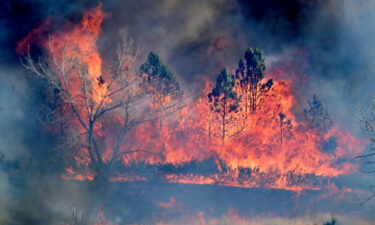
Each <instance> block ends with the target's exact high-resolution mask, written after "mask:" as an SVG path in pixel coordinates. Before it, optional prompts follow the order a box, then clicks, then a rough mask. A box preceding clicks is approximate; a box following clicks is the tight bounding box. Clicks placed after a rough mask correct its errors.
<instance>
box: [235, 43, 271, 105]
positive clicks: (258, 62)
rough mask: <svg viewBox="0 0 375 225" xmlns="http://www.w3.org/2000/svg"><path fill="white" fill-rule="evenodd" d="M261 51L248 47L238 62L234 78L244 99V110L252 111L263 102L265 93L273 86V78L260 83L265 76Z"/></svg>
mask: <svg viewBox="0 0 375 225" xmlns="http://www.w3.org/2000/svg"><path fill="white" fill-rule="evenodd" d="M265 69H266V66H265V63H264V56H263V51H262V50H261V49H258V48H255V49H253V48H248V49H247V50H246V52H245V55H244V59H241V60H240V62H239V63H238V69H237V70H236V79H237V80H238V81H239V85H240V87H241V92H242V95H243V97H244V100H245V110H246V112H248V111H250V112H254V111H256V110H257V108H258V107H259V106H260V105H261V104H262V103H263V101H264V99H265V97H266V96H267V93H268V92H269V90H270V89H271V88H272V86H273V80H272V79H269V80H268V81H267V82H265V83H262V80H263V79H264V76H265Z"/></svg>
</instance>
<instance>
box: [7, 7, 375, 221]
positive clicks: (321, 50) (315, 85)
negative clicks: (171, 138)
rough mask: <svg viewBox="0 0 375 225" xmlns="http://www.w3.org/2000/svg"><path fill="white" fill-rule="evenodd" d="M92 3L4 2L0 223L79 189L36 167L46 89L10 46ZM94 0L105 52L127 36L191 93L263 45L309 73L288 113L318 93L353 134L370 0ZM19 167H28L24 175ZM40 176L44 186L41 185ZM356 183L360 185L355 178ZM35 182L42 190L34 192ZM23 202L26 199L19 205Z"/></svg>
mask: <svg viewBox="0 0 375 225" xmlns="http://www.w3.org/2000/svg"><path fill="white" fill-rule="evenodd" d="M97 4H98V2H97V1H90V0H87V1H76V0H56V1H47V0H33V1H28V0H14V1H13V0H5V1H3V2H2V6H1V9H0V45H1V49H0V57H1V60H0V105H1V106H0V118H2V120H1V121H0V156H1V157H0V159H1V160H2V161H0V162H1V163H2V164H1V165H2V166H0V169H1V171H0V195H1V196H7V197H5V198H4V199H1V200H0V211H1V213H0V223H1V222H2V221H9V218H13V216H15V215H16V214H18V213H20V212H21V211H24V212H26V213H25V215H23V216H24V217H25V221H27V218H29V217H31V215H32V214H33V213H35V212H34V211H33V209H32V208H33V206H32V203H33V202H35V204H36V207H40V208H41V209H42V211H44V212H50V211H53V212H54V213H56V212H59V211H64V212H68V211H69V210H70V208H69V207H68V206H66V205H69V203H68V202H69V200H64V201H61V202H62V203H61V204H60V205H54V206H52V205H49V204H46V202H50V200H51V199H53V200H56V199H59V194H60V193H61V192H60V193H59V191H63V189H65V190H64V191H66V192H73V193H76V196H79V195H80V194H81V193H84V194H83V195H86V192H85V190H81V191H80V192H78V191H77V190H75V187H68V186H61V187H59V188H57V189H56V186H55V185H56V181H55V180H54V179H53V178H50V175H49V174H48V173H47V174H46V173H45V172H41V171H43V167H44V166H45V161H43V155H45V154H47V152H48V146H51V142H53V140H50V139H49V137H48V134H45V133H43V129H42V127H41V125H40V124H39V123H38V118H37V116H36V115H37V111H38V107H39V106H40V105H41V103H42V102H43V100H44V97H45V96H43V95H42V94H41V93H40V90H38V87H40V86H39V84H38V81H35V80H33V79H32V78H31V77H30V76H29V75H28V73H27V72H26V71H25V70H24V69H23V68H22V66H21V64H20V60H19V56H18V55H17V53H16V51H15V49H16V46H17V42H18V41H19V40H21V39H22V38H23V37H25V36H26V35H27V34H28V33H29V32H30V31H31V30H32V29H34V28H36V27H38V26H40V25H41V24H42V23H43V21H46V20H47V19H50V20H51V27H50V29H51V32H55V31H58V30H60V29H61V28H63V24H65V23H67V22H72V23H77V22H79V21H80V18H81V16H82V13H83V12H84V11H85V10H88V9H90V8H92V7H95V6H96V5H97ZM102 4H103V11H104V12H106V13H107V15H106V18H105V20H104V22H103V25H102V33H101V36H100V38H99V41H98V46H99V50H100V52H101V53H102V54H103V55H104V56H105V57H106V58H107V59H108V60H109V59H110V58H111V57H113V55H112V54H113V52H112V50H113V49H114V48H115V47H116V43H117V41H118V40H120V38H121V36H122V35H124V34H127V35H129V36H130V37H132V38H133V39H134V41H135V44H136V45H137V47H138V48H139V54H140V62H141V61H144V59H145V58H146V56H147V54H148V52H150V51H155V52H157V53H159V54H160V56H161V58H162V59H163V61H164V62H165V63H166V64H167V65H168V67H169V68H170V69H171V71H172V72H173V73H174V74H175V75H176V76H177V77H178V78H179V79H180V81H181V83H182V86H183V88H184V89H185V92H186V93H188V94H191V93H194V92H195V91H196V90H199V89H201V88H202V86H201V82H200V81H201V80H202V78H209V79H211V80H213V79H215V77H216V76H217V74H218V73H219V72H220V70H221V69H222V68H224V67H225V66H227V67H229V68H230V69H231V70H235V69H236V66H237V63H238V60H239V59H240V58H241V57H242V56H243V53H244V51H245V49H246V48H247V47H249V46H251V47H258V48H262V49H263V50H264V52H265V55H266V65H267V68H268V69H270V70H271V69H272V68H273V67H275V66H278V65H280V64H283V63H285V62H288V63H290V67H291V69H293V70H295V71H298V73H299V74H301V76H302V74H307V75H308V78H307V81H304V82H296V84H295V86H294V91H295V93H296V96H297V98H298V99H299V101H300V103H301V104H300V105H297V106H296V111H297V110H298V111H300V110H301V109H302V108H304V107H306V104H307V101H308V99H310V98H311V96H312V95H313V94H318V96H319V97H320V98H321V99H322V102H323V104H324V105H325V106H327V109H328V110H329V111H330V113H331V115H334V120H335V122H336V123H338V124H340V125H341V126H342V127H345V128H349V129H350V131H351V132H353V133H354V134H355V135H358V136H360V135H361V131H360V128H359V125H358V120H357V114H358V106H359V105H363V106H365V107H366V105H368V104H369V103H370V101H371V97H372V96H373V92H374V88H373V87H374V82H375V75H374V72H375V71H374V69H375V66H374V63H373V60H374V58H375V39H374V38H373V37H374V35H375V23H373V21H375V14H374V13H373V12H374V10H375V2H374V1H372V0H363V1H354V0H343V1H338V0H337V1H335V0H310V1H309V0H290V1H281V0H253V1H250V0H249V1H245V0H237V1H236V0H216V1H212V0H211V1H209V0H190V1H182V0H160V1H154V0H110V1H102ZM36 52H38V50H36ZM25 168H26V169H27V168H33V169H32V170H30V171H29V172H28V173H26V174H24V172H23V170H24V169H25ZM27 170H28V169H27ZM53 172H56V173H58V172H59V171H58V169H57V171H53ZM20 174H22V175H20ZM30 174H31V175H30ZM51 176H52V175H51ZM31 177H33V178H34V179H33V180H32V179H31ZM35 178H36V179H37V180H35ZM353 179H355V178H353ZM42 180H44V181H46V182H45V183H47V184H44V185H42V186H43V189H42V190H39V189H38V188H37V187H38V186H40V185H41V184H40V182H42ZM351 181H352V180H350V179H349V181H347V180H345V181H344V182H351ZM355 182H358V183H359V185H363V186H364V188H365V185H364V184H363V183H364V181H363V180H361V179H359V180H358V181H357V180H356V181H355ZM51 189H54V191H52V190H51ZM43 190H47V191H46V193H48V195H47V196H43V197H42V194H43V193H41V192H42V191H43ZM20 196H23V197H20ZM25 196H26V197H25ZM36 198H38V200H35V199H36ZM78 198H81V199H82V201H86V200H85V199H84V197H82V196H80V197H78ZM59 200H61V199H59ZM10 202H12V203H10ZM21 202H27V203H28V204H25V205H23V206H19V205H18V204H17V203H21ZM86 204H88V205H89V203H88V202H87V203H86ZM49 206H50V207H49ZM18 207H20V208H18ZM45 207H47V208H48V207H49V209H46V208H45ZM2 209H4V210H2Z"/></svg>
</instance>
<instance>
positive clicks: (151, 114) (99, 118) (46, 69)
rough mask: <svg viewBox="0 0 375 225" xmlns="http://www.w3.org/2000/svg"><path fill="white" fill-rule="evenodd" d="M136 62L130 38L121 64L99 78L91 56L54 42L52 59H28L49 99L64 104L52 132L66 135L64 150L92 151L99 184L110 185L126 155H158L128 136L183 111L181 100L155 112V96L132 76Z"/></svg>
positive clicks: (120, 52)
mask: <svg viewBox="0 0 375 225" xmlns="http://www.w3.org/2000/svg"><path fill="white" fill-rule="evenodd" d="M135 57H136V49H135V48H134V46H133V43H132V41H131V40H130V39H127V38H124V39H123V42H122V43H121V44H120V45H119V47H118V50H117V57H116V60H115V61H114V62H113V63H109V64H108V66H107V67H106V68H104V69H102V70H101V73H102V74H93V70H92V66H97V65H91V64H90V63H93V62H90V61H89V60H87V52H83V51H81V49H80V48H79V46H71V45H69V44H68V43H62V44H61V43H58V44H56V43H55V42H54V38H53V37H52V38H50V39H49V45H48V57H45V58H44V59H39V60H38V61H36V60H34V59H33V58H32V57H31V54H30V53H29V52H28V53H27V54H26V55H25V56H24V58H23V59H22V62H23V65H24V66H25V68H27V69H28V70H30V71H31V72H32V73H33V74H34V75H36V76H37V77H39V78H41V79H42V80H44V81H45V82H46V84H47V85H46V86H47V89H48V93H49V95H51V96H54V97H53V98H56V99H59V100H58V101H56V102H55V103H56V105H57V106H56V107H54V108H53V109H52V110H51V109H48V111H47V112H46V115H48V117H49V118H50V119H49V120H48V121H49V124H50V125H51V127H52V129H53V130H56V129H57V128H59V129H60V131H61V132H62V133H63V134H64V135H63V137H62V138H61V143H62V147H63V148H68V147H69V148H72V149H75V150H76V152H80V153H82V151H78V150H79V149H84V150H85V151H87V154H88V156H89V158H90V160H89V163H88V166H89V168H90V170H91V171H92V172H94V173H95V174H96V178H101V179H109V177H110V175H111V168H112V166H113V165H114V164H115V163H116V162H117V161H119V160H121V158H122V156H124V155H125V154H129V153H134V152H148V153H154V152H153V151H152V150H150V149H143V146H142V144H139V143H137V144H136V145H135V144H133V143H129V142H127V141H126V137H127V135H128V134H129V133H130V132H131V131H132V130H133V129H134V128H135V127H137V126H138V125H140V124H144V123H147V122H150V121H155V120H158V119H161V118H163V117H166V116H168V115H170V114H171V113H173V112H175V111H176V110H178V109H180V108H181V106H182V100H181V99H174V100H171V101H169V102H167V103H165V104H160V105H159V106H158V107H154V106H153V107H151V104H149V102H150V100H151V98H152V97H151V96H150V92H149V91H148V90H147V89H144V88H142V85H141V83H142V80H141V79H140V78H139V76H137V75H136V72H133V70H132V64H133V62H134V60H135ZM94 63H95V62H94ZM96 72H97V71H96ZM108 130H110V132H106V131H108ZM108 140H110V141H108ZM113 143H114V144H113ZM109 145H110V146H109ZM108 153H109V154H108ZM108 155H109V156H108Z"/></svg>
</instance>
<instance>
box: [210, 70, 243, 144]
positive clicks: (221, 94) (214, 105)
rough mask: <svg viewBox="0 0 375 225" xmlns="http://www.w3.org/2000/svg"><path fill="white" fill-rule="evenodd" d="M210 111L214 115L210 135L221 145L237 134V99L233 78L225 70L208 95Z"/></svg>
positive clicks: (238, 108)
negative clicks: (219, 140)
mask: <svg viewBox="0 0 375 225" xmlns="http://www.w3.org/2000/svg"><path fill="white" fill-rule="evenodd" d="M208 101H209V103H210V106H211V111H212V113H213V114H214V116H213V121H212V128H213V129H211V131H212V132H211V134H209V135H213V136H216V137H219V138H220V139H221V142H222V144H224V143H225V140H226V139H228V138H229V137H233V136H235V135H236V134H238V132H239V116H238V115H237V113H238V112H239V111H240V106H239V98H238V96H237V93H236V92H235V80H234V76H233V75H232V74H231V73H230V72H229V70H228V69H227V68H226V69H224V70H222V71H221V73H220V74H219V76H218V77H217V79H216V85H215V87H214V88H213V89H212V92H211V93H209V94H208Z"/></svg>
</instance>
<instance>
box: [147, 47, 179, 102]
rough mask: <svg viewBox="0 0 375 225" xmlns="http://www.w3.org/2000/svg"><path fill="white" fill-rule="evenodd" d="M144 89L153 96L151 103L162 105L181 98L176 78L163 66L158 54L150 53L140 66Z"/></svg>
mask: <svg viewBox="0 0 375 225" xmlns="http://www.w3.org/2000/svg"><path fill="white" fill-rule="evenodd" d="M140 73H141V75H142V78H143V83H144V87H145V88H146V89H147V90H149V91H150V92H151V94H152V96H153V102H154V103H155V104H158V105H162V104H163V103H164V102H165V101H168V100H176V99H178V98H181V97H182V91H181V89H180V85H179V83H178V81H177V78H176V77H175V76H174V75H173V74H172V73H171V72H170V70H169V69H168V67H167V66H166V65H164V64H163V62H162V61H161V59H160V57H159V55H158V54H156V53H154V52H150V53H149V55H148V57H147V60H146V62H145V63H143V64H142V65H141V66H140Z"/></svg>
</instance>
